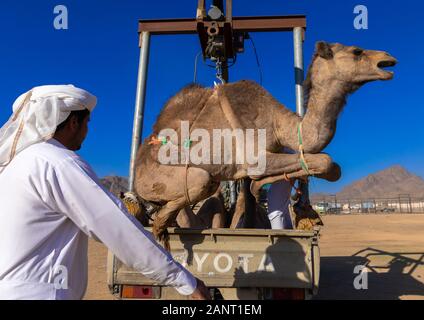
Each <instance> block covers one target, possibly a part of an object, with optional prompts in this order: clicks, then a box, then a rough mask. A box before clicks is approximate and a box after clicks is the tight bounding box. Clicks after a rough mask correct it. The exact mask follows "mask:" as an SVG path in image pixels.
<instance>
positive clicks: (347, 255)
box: [85, 214, 424, 300]
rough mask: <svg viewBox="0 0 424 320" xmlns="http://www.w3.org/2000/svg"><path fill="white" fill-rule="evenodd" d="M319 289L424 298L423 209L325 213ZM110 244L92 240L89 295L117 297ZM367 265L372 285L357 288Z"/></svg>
mask: <svg viewBox="0 0 424 320" xmlns="http://www.w3.org/2000/svg"><path fill="white" fill-rule="evenodd" d="M323 219H324V223H325V226H324V228H323V230H322V232H321V238H320V249H321V278H320V291H319V294H318V295H317V296H316V297H315V299H391V300H392V299H393V300H397V299H407V300H409V299H424V214H375V215H372V214H364V215H337V216H336V215H331V216H324V217H323ZM106 256H107V249H106V248H105V247H104V246H103V245H102V244H99V243H96V242H94V241H91V240H90V244H89V284H88V288H87V292H86V295H85V299H88V300H92V299H102V300H105V299H113V296H112V295H111V294H110V293H109V291H108V288H107V285H106ZM358 265H364V266H366V267H367V270H368V273H367V277H368V289H362V290H356V289H355V288H354V285H353V283H354V279H355V277H356V276H357V274H354V269H355V266H358Z"/></svg>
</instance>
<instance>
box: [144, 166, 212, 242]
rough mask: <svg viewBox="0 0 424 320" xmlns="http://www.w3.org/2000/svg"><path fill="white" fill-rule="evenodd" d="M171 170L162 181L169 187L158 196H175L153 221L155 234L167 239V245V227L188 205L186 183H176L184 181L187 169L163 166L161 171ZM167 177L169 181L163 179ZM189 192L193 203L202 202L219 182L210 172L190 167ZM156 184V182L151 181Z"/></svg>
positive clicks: (188, 173)
mask: <svg viewBox="0 0 424 320" xmlns="http://www.w3.org/2000/svg"><path fill="white" fill-rule="evenodd" d="M164 170H169V171H170V172H169V174H168V175H167V176H161V179H162V181H161V182H162V183H163V184H164V185H166V187H167V188H162V189H161V191H162V193H161V194H160V195H158V196H162V197H163V198H166V197H168V198H170V197H171V196H172V197H173V199H172V200H169V201H168V202H167V203H166V205H164V206H163V207H162V208H161V209H160V210H159V212H158V213H157V214H156V217H155V219H154V222H153V235H154V236H155V237H156V238H157V239H159V240H165V241H164V243H165V245H167V239H166V229H167V227H168V226H170V224H171V223H172V222H173V221H174V220H175V218H176V216H177V215H178V213H179V212H180V210H181V209H183V208H184V207H186V206H187V199H186V196H185V189H184V184H183V183H181V184H175V183H174V182H175V181H184V179H185V178H186V169H185V168H184V167H171V166H168V167H167V168H161V171H162V172H163V171H164ZM165 177H167V179H169V180H168V181H164V180H163V179H164V178H165ZM187 182H188V183H187V189H188V190H187V192H188V195H189V198H190V201H191V202H192V203H197V202H200V201H201V200H203V199H206V198H208V197H209V196H211V195H212V194H213V193H214V192H215V191H216V189H217V188H218V187H219V183H218V182H215V181H213V180H212V179H211V176H210V174H209V173H208V172H207V171H205V170H203V169H200V168H193V167H190V168H188V171H187ZM151 183H152V185H154V184H155V183H154V182H151Z"/></svg>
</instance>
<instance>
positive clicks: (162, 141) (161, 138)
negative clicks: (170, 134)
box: [159, 137, 168, 146]
mask: <svg viewBox="0 0 424 320" xmlns="http://www.w3.org/2000/svg"><path fill="white" fill-rule="evenodd" d="M159 140H160V141H161V143H162V145H163V146H164V145H166V144H167V143H168V140H166V138H165V137H160V138H159Z"/></svg>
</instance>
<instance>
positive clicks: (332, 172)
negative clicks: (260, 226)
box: [250, 163, 341, 201]
mask: <svg viewBox="0 0 424 320" xmlns="http://www.w3.org/2000/svg"><path fill="white" fill-rule="evenodd" d="M323 169H325V168H323ZM328 170H329V171H327V172H323V173H322V174H318V175H316V177H317V178H320V179H325V180H328V181H337V180H338V179H339V178H340V176H341V169H340V166H339V165H338V164H337V163H332V164H331V166H330V168H329V169H328ZM302 172H303V176H304V175H305V174H306V173H305V172H304V171H303V170H302ZM299 177H302V176H301V175H299V173H298V172H295V173H288V174H280V175H275V176H269V177H265V178H262V179H259V180H253V181H252V183H251V185H250V191H251V193H252V194H253V196H254V197H255V199H256V201H258V200H259V196H260V190H261V188H262V186H264V185H265V184H269V183H275V182H278V181H282V180H285V179H286V178H289V179H292V178H299Z"/></svg>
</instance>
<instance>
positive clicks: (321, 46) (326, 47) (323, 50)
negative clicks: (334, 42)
mask: <svg viewBox="0 0 424 320" xmlns="http://www.w3.org/2000/svg"><path fill="white" fill-rule="evenodd" d="M315 52H316V54H317V55H319V56H320V57H321V58H324V59H326V60H330V59H333V58H334V53H333V50H332V49H331V45H330V44H329V43H327V42H324V41H320V42H317V45H316V48H315Z"/></svg>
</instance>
